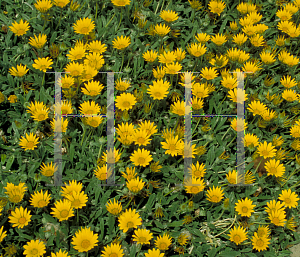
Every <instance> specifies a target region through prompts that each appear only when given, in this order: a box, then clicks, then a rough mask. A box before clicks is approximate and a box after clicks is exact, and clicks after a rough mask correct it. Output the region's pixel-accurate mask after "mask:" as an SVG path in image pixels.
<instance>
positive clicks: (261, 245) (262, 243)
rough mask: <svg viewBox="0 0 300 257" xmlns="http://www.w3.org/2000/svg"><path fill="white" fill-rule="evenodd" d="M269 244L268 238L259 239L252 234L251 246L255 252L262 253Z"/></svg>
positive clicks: (255, 234)
mask: <svg viewBox="0 0 300 257" xmlns="http://www.w3.org/2000/svg"><path fill="white" fill-rule="evenodd" d="M269 244H270V238H268V237H259V236H258V235H257V233H256V232H254V236H253V237H252V245H253V249H255V250H257V251H259V252H260V251H264V250H266V249H267V248H268V245H269Z"/></svg>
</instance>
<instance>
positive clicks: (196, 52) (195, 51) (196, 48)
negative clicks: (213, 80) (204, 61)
mask: <svg viewBox="0 0 300 257" xmlns="http://www.w3.org/2000/svg"><path fill="white" fill-rule="evenodd" d="M187 50H188V52H189V53H190V54H191V55H193V56H195V57H200V56H202V55H204V54H205V52H206V50H207V48H206V47H205V45H202V44H201V43H199V44H196V43H192V44H191V45H190V46H188V47H187Z"/></svg>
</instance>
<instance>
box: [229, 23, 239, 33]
mask: <svg viewBox="0 0 300 257" xmlns="http://www.w3.org/2000/svg"><path fill="white" fill-rule="evenodd" d="M229 26H230V28H231V29H232V30H233V31H236V30H238V28H239V27H238V24H237V23H236V21H231V22H230V25H229Z"/></svg>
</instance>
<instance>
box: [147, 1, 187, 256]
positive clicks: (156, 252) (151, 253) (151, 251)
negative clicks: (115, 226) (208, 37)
mask: <svg viewBox="0 0 300 257" xmlns="http://www.w3.org/2000/svg"><path fill="white" fill-rule="evenodd" d="M189 1H190V0H189ZM145 256H146V257H164V256H165V254H164V253H161V252H160V250H159V249H149V250H148V252H147V253H145Z"/></svg>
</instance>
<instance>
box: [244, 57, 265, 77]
mask: <svg viewBox="0 0 300 257" xmlns="http://www.w3.org/2000/svg"><path fill="white" fill-rule="evenodd" d="M259 70H261V68H259V64H255V63H254V62H251V61H249V62H246V63H245V64H244V66H243V71H244V72H250V73H252V74H251V75H253V74H254V73H255V72H257V71H259ZM245 76H246V74H245Z"/></svg>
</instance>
